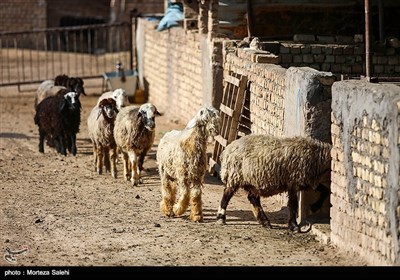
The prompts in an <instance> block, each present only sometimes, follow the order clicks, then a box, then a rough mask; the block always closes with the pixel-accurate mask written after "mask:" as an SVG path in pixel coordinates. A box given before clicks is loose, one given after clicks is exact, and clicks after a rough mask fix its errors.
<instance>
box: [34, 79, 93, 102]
mask: <svg viewBox="0 0 400 280" xmlns="http://www.w3.org/2000/svg"><path fill="white" fill-rule="evenodd" d="M83 84H84V82H83V80H82V79H81V78H76V77H68V76H67V75H58V76H57V77H55V79H54V80H45V81H43V82H42V83H41V84H40V85H39V88H38V89H37V91H36V96H35V108H36V106H37V104H39V103H40V102H41V101H42V100H43V99H45V98H46V97H48V96H54V95H56V94H57V93H58V92H60V91H61V90H62V89H68V91H67V92H72V91H74V92H76V93H77V94H78V95H81V94H83V95H86V93H85V88H84V87H83Z"/></svg>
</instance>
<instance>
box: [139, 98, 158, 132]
mask: <svg viewBox="0 0 400 280" xmlns="http://www.w3.org/2000/svg"><path fill="white" fill-rule="evenodd" d="M138 114H139V116H141V117H142V118H143V122H144V126H145V127H146V129H147V130H149V131H153V130H154V129H155V127H156V122H155V116H156V115H160V113H159V112H158V111H157V108H156V106H154V105H153V104H151V103H145V104H143V105H142V106H140V108H139V111H138Z"/></svg>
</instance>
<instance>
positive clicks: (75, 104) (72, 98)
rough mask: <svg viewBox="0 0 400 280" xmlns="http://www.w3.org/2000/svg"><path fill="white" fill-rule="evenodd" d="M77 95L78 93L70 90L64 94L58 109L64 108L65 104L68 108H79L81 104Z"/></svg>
mask: <svg viewBox="0 0 400 280" xmlns="http://www.w3.org/2000/svg"><path fill="white" fill-rule="evenodd" d="M78 97H79V94H78V93H76V92H74V91H70V92H67V93H66V94H64V99H63V102H62V103H61V106H60V111H62V110H63V109H64V108H65V105H67V106H68V109H70V110H75V109H77V108H80V106H81V105H80V102H79V98H78Z"/></svg>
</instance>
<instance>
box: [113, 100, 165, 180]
mask: <svg viewBox="0 0 400 280" xmlns="http://www.w3.org/2000/svg"><path fill="white" fill-rule="evenodd" d="M155 115H160V113H159V112H158V111H157V108H156V107H155V106H154V105H153V104H151V103H145V104H143V105H141V106H140V107H139V108H137V107H135V106H133V105H131V106H127V107H122V108H121V110H120V111H119V113H118V115H117V118H116V119H115V126H114V139H115V143H116V144H117V149H119V151H121V153H122V156H123V162H124V177H125V180H127V181H131V182H132V183H133V185H134V186H138V185H139V183H142V182H143V181H142V178H141V172H142V170H143V162H144V158H145V156H146V155H147V152H148V151H149V150H150V149H151V147H152V146H153V143H154V138H155V127H156V123H155Z"/></svg>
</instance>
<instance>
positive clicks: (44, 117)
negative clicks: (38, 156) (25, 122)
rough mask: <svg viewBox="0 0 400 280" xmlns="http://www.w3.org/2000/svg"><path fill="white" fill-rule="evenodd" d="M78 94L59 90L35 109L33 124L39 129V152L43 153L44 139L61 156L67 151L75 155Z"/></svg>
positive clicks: (79, 108) (79, 105) (78, 108)
mask: <svg viewBox="0 0 400 280" xmlns="http://www.w3.org/2000/svg"><path fill="white" fill-rule="evenodd" d="M80 112H81V103H80V101H79V94H78V93H76V92H69V91H68V90H67V89H63V90H60V91H59V92H58V93H57V95H55V96H49V97H47V98H45V99H44V100H43V101H42V102H40V103H39V104H38V105H37V107H36V114H35V118H34V121H35V124H36V125H38V127H39V152H41V153H44V139H46V140H47V143H48V145H49V146H50V147H55V149H56V150H57V152H59V153H60V154H62V155H66V154H67V149H68V151H69V152H70V153H72V154H73V155H74V156H75V155H76V152H77V148H76V134H77V133H78V132H79V126H80V122H81V113H80Z"/></svg>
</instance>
